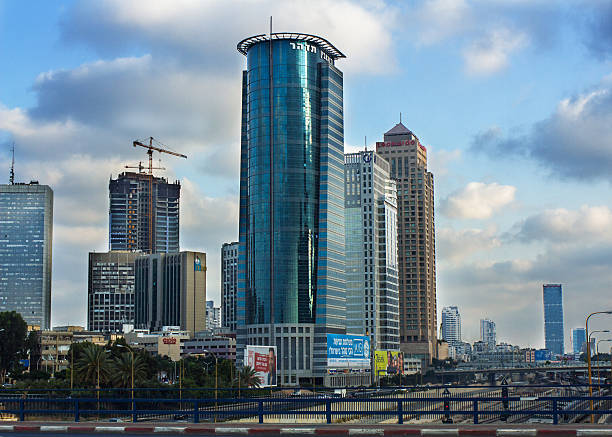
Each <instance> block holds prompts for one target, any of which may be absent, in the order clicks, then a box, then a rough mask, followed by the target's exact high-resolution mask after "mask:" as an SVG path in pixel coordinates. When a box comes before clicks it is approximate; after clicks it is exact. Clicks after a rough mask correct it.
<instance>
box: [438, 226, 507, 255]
mask: <svg viewBox="0 0 612 437" xmlns="http://www.w3.org/2000/svg"><path fill="white" fill-rule="evenodd" d="M436 234H437V235H436V237H437V240H436V241H437V247H438V250H437V255H438V260H441V261H445V260H448V261H450V262H452V263H457V262H462V261H465V260H466V259H467V258H468V257H469V256H470V255H472V254H473V253H476V252H479V251H483V250H484V251H486V250H490V249H493V248H496V247H499V246H500V245H501V241H500V240H499V238H498V237H497V230H496V228H495V227H489V228H487V229H461V230H455V229H452V228H442V229H439V230H438V231H437V232H436Z"/></svg>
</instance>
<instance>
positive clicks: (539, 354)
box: [534, 349, 552, 361]
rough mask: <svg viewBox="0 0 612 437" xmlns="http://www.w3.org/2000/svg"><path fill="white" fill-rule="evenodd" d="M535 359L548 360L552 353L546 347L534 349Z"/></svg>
mask: <svg viewBox="0 0 612 437" xmlns="http://www.w3.org/2000/svg"><path fill="white" fill-rule="evenodd" d="M534 355H535V360H536V361H548V360H551V359H552V354H551V353H550V351H548V350H547V349H538V350H536V351H535V354H534Z"/></svg>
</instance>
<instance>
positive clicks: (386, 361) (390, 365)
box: [374, 351, 404, 377]
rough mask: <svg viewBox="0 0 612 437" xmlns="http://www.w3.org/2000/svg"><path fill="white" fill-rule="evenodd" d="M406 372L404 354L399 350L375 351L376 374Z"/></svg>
mask: <svg viewBox="0 0 612 437" xmlns="http://www.w3.org/2000/svg"><path fill="white" fill-rule="evenodd" d="M397 374H400V375H403V374H404V354H403V353H402V352H398V351H376V352H374V376H375V377H379V376H389V375H397Z"/></svg>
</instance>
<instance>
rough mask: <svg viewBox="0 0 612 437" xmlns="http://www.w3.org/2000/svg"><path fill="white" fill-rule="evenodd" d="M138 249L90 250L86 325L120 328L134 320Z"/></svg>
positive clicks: (107, 329) (108, 329)
mask: <svg viewBox="0 0 612 437" xmlns="http://www.w3.org/2000/svg"><path fill="white" fill-rule="evenodd" d="M140 255H142V254H141V253H138V252H127V251H111V252H101V253H98V252H90V253H89V274H88V281H87V282H88V285H87V329H89V330H90V331H97V332H122V331H123V325H124V324H130V325H133V324H134V261H135V260H136V257H138V256H140Z"/></svg>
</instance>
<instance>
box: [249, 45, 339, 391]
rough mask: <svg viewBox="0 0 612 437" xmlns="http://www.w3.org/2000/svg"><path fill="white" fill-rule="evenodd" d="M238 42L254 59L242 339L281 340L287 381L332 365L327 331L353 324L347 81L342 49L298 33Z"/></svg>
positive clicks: (281, 373) (264, 342)
mask: <svg viewBox="0 0 612 437" xmlns="http://www.w3.org/2000/svg"><path fill="white" fill-rule="evenodd" d="M238 50H239V51H240V52H241V53H242V54H244V55H245V56H246V59H247V69H246V71H244V72H243V92H242V144H241V170H240V171H241V177H240V247H239V266H238V305H237V312H238V314H237V318H238V342H239V345H245V344H259V345H274V346H277V349H278V352H277V353H278V356H279V363H278V367H279V373H278V374H279V377H280V381H279V383H282V384H292V383H295V384H298V383H299V378H312V377H313V376H315V375H314V374H315V373H319V372H321V373H323V372H325V369H324V365H325V358H326V357H325V351H326V350H325V338H324V337H325V335H326V334H327V333H343V332H344V329H345V328H344V324H345V320H344V317H345V296H344V294H345V291H344V210H343V208H344V188H343V184H344V168H343V165H344V163H343V153H344V126H343V101H342V93H343V91H342V82H343V80H342V72H341V71H340V70H338V69H337V68H335V66H334V62H335V60H336V59H338V58H343V57H344V55H343V54H342V53H341V52H340V51H339V50H338V49H336V48H335V47H334V46H333V45H331V44H330V43H329V42H328V41H326V40H325V39H323V38H319V37H316V36H313V35H305V34H296V33H273V34H271V35H258V36H254V37H251V38H247V39H245V40H243V41H241V42H240V43H239V44H238ZM320 347H321V348H322V349H321V352H320V353H319V352H318V351H319V348H320ZM239 348H240V347H239Z"/></svg>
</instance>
